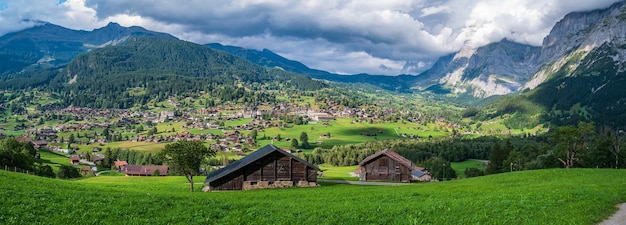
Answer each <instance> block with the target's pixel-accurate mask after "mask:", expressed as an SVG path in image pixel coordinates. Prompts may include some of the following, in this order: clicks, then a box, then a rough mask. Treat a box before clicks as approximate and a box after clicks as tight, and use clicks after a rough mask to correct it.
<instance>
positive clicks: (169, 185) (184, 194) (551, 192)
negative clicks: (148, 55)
mask: <svg viewBox="0 0 626 225" xmlns="http://www.w3.org/2000/svg"><path fill="white" fill-rule="evenodd" d="M625 176H626V170H608V169H607V170H598V169H570V170H566V169H551V170H540V171H523V172H513V173H505V174H497V175H491V176H483V177H478V178H472V179H463V180H456V181H450V182H437V183H416V184H410V185H406V186H393V187H391V186H356V185H344V184H327V183H322V184H321V187H318V188H288V189H273V190H255V191H226V192H210V193H203V192H195V193H190V192H188V191H187V188H188V186H187V185H186V184H185V179H184V178H182V177H95V178H87V179H80V180H74V181H64V180H58V179H48V178H41V177H36V176H32V175H25V174H19V173H12V172H6V171H0V190H2V194H0V224H71V223H75V222H76V221H80V223H82V224H112V223H119V222H120V221H123V222H124V223H127V224H596V223H598V222H600V221H602V220H603V219H605V218H608V217H609V216H610V215H611V214H613V213H614V212H615V211H616V210H617V208H616V207H615V205H616V204H617V203H621V202H625V201H626V179H624V177H625ZM198 178H200V179H199V180H196V182H201V180H203V179H202V177H198ZM199 186H200V185H198V187H199Z"/></svg>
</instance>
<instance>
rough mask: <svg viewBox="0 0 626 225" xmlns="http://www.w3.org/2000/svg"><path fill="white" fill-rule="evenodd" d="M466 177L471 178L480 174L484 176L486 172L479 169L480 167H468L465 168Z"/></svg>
mask: <svg viewBox="0 0 626 225" xmlns="http://www.w3.org/2000/svg"><path fill="white" fill-rule="evenodd" d="M464 173H465V177H467V178H470V177H479V176H483V175H485V173H484V172H483V171H482V170H480V169H478V168H473V167H472V168H466V169H465V172H464Z"/></svg>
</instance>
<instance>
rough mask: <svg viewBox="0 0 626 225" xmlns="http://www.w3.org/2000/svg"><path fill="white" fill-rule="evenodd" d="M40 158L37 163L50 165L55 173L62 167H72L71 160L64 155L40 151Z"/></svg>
mask: <svg viewBox="0 0 626 225" xmlns="http://www.w3.org/2000/svg"><path fill="white" fill-rule="evenodd" d="M39 158H40V159H38V160H36V161H37V162H39V163H43V164H48V165H50V167H52V170H54V171H55V172H56V171H58V170H59V166H61V165H70V158H68V157H67V156H66V155H64V154H62V153H57V152H51V151H45V150H42V151H39Z"/></svg>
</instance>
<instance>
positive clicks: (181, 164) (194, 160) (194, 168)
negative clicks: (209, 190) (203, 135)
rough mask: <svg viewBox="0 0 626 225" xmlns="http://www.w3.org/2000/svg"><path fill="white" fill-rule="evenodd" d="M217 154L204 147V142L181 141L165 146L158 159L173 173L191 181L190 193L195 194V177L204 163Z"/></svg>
mask: <svg viewBox="0 0 626 225" xmlns="http://www.w3.org/2000/svg"><path fill="white" fill-rule="evenodd" d="M215 154H216V151H215V150H212V149H209V148H207V147H206V146H204V142H202V141H188V140H180V141H177V142H174V143H171V144H167V145H165V148H164V149H163V150H162V151H160V152H159V155H158V157H159V158H160V159H162V161H163V162H164V163H166V164H167V165H169V166H170V167H171V168H172V170H173V171H176V172H178V173H180V174H183V175H184V176H185V178H187V181H189V189H190V191H191V192H193V175H197V174H198V172H199V170H200V165H201V164H202V162H204V161H205V160H206V159H207V158H208V157H212V156H215Z"/></svg>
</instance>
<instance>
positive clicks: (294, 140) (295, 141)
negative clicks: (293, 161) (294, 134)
mask: <svg viewBox="0 0 626 225" xmlns="http://www.w3.org/2000/svg"><path fill="white" fill-rule="evenodd" d="M291 147H292V148H297V147H298V139H295V138H294V139H291Z"/></svg>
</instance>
